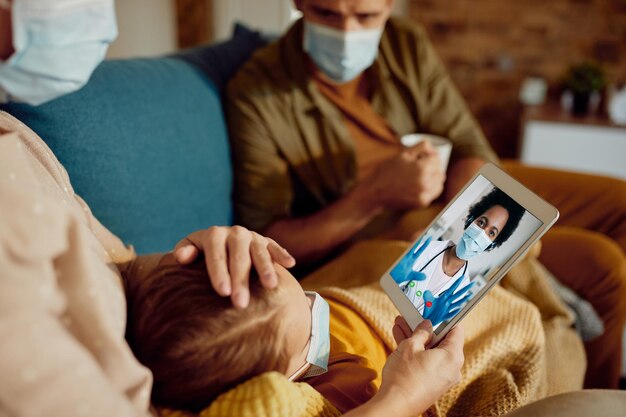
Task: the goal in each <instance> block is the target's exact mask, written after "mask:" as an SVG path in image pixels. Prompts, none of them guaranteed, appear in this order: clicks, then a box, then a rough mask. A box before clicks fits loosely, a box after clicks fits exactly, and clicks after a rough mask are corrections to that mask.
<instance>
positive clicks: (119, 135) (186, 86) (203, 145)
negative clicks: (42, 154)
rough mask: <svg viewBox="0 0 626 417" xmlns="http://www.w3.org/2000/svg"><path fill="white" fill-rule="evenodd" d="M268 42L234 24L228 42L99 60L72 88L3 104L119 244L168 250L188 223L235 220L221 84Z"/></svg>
mask: <svg viewBox="0 0 626 417" xmlns="http://www.w3.org/2000/svg"><path fill="white" fill-rule="evenodd" d="M265 42H266V40H265V39H264V38H263V37H262V36H261V35H260V34H259V33H258V32H253V31H250V30H248V29H246V28H245V27H243V26H239V25H237V26H236V27H235V31H234V35H233V37H232V38H231V39H229V40H228V41H225V42H222V43H218V44H213V45H210V46H207V47H200V48H195V49H189V50H186V51H183V52H181V53H178V54H176V55H172V56H168V57H159V58H153V59H127V60H112V61H105V62H104V63H102V64H101V65H100V66H99V67H98V68H97V70H96V71H95V72H94V74H93V75H92V77H91V79H90V80H89V82H88V84H87V85H86V86H85V87H84V88H82V89H81V90H79V91H77V92H75V93H73V94H69V95H67V96H64V97H61V98H58V99H56V100H53V101H51V102H48V103H46V104H44V105H42V106H39V107H33V106H29V105H26V104H15V103H12V104H9V105H6V106H3V107H0V108H1V109H2V110H5V111H7V112H9V113H11V114H12V115H13V116H15V117H17V118H18V119H20V120H21V121H22V122H23V123H25V124H26V125H28V126H29V127H30V128H32V129H33V130H34V131H35V132H36V133H37V134H39V135H40V136H41V137H42V138H43V139H44V140H45V141H46V143H47V144H48V146H49V147H50V149H51V150H52V151H53V152H54V154H55V155H56V156H57V158H58V159H59V161H60V162H61V163H62V164H63V165H64V166H65V168H66V170H67V171H68V174H69V176H70V178H71V180H72V184H73V186H74V189H75V190H76V192H77V194H79V195H80V196H81V197H82V198H83V199H85V201H86V202H87V203H88V204H89V206H90V207H91V209H92V211H93V213H94V215H95V216H96V217H97V218H98V219H99V220H100V221H101V222H102V223H103V224H104V225H105V226H106V227H108V228H109V229H110V230H111V231H113V233H115V234H116V235H118V236H119V237H120V238H122V240H123V241H124V242H125V243H126V244H130V245H132V246H134V248H135V250H136V251H137V253H139V254H143V253H151V252H164V251H169V250H171V249H172V248H173V247H174V245H175V244H176V242H178V240H180V239H181V238H182V237H184V236H186V235H187V234H189V233H190V232H193V231H195V230H200V229H203V228H206V227H208V226H211V225H229V224H232V221H233V213H232V203H231V192H232V172H231V162H230V154H229V146H228V136H227V131H226V124H225V121H224V114H223V111H222V106H221V101H222V92H223V90H224V88H225V85H226V83H227V81H228V79H229V77H230V76H231V75H232V74H233V73H234V72H235V71H236V70H237V69H238V68H239V66H240V65H241V64H242V63H243V62H245V60H246V59H247V58H248V57H249V56H250V55H251V54H252V52H253V51H254V50H255V49H256V48H258V47H259V46H261V45H263V44H264V43H265Z"/></svg>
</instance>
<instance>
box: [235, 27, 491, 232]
mask: <svg viewBox="0 0 626 417" xmlns="http://www.w3.org/2000/svg"><path fill="white" fill-rule="evenodd" d="M302 28H303V24H302V21H301V20H300V21H297V22H296V23H295V24H294V25H293V26H292V27H291V28H290V29H289V31H288V32H287V33H286V34H285V35H284V36H282V37H281V38H280V39H278V40H277V41H276V42H273V43H271V44H269V45H268V46H266V47H265V48H263V49H261V50H259V51H257V52H256V53H255V54H254V55H253V56H252V58H251V59H250V60H249V61H248V62H247V63H246V64H245V65H244V66H243V67H242V68H241V70H240V71H239V72H238V73H237V74H236V75H235V77H234V78H233V79H232V80H231V82H230V84H229V86H228V94H227V106H226V111H227V119H228V125H229V131H230V138H231V145H232V152H233V164H234V175H235V190H234V201H235V216H236V221H237V223H239V224H242V225H244V226H246V227H249V228H251V229H253V230H257V231H264V230H265V229H266V228H267V227H268V226H269V225H271V224H272V223H274V222H275V221H277V220H280V219H283V218H289V217H300V216H306V215H309V214H312V213H314V212H316V211H318V210H320V209H322V208H323V207H325V206H327V205H329V204H330V203H332V202H333V201H335V200H337V199H338V198H340V197H341V196H343V195H344V194H346V193H347V192H348V191H350V190H351V189H352V188H353V187H354V186H355V184H356V178H357V164H356V155H355V146H354V142H353V140H352V138H351V137H350V136H349V134H348V129H347V127H346V125H345V123H344V118H343V117H344V116H343V114H342V113H341V111H340V110H339V109H338V108H337V107H336V106H335V105H334V104H332V103H331V102H330V101H328V100H327V99H326V98H325V97H324V96H323V95H322V94H321V93H320V92H319V91H318V90H317V87H316V86H315V82H314V81H313V80H312V78H311V77H310V72H309V69H308V65H307V62H308V61H307V60H308V57H307V56H306V54H305V52H304V51H303V49H302ZM368 71H371V74H369V75H370V80H371V83H372V98H371V103H372V106H373V108H374V110H375V111H376V112H378V114H380V115H381V116H382V117H383V118H384V119H385V120H386V121H387V123H388V124H389V126H390V127H391V128H392V129H393V130H394V131H395V132H396V133H397V135H398V136H402V135H405V134H409V133H418V132H419V133H431V134H436V135H440V136H444V137H447V138H449V139H450V140H451V141H452V142H453V150H452V156H451V160H450V164H454V163H455V161H458V160H459V159H462V158H464V157H479V158H482V159H484V160H487V161H497V157H496V155H495V154H494V152H493V151H492V150H491V148H490V147H489V144H488V143H487V141H486V139H485V137H484V135H483V133H482V132H481V129H480V127H479V126H478V124H477V122H476V120H475V119H474V118H473V117H472V115H471V114H470V112H469V110H468V108H467V105H466V104H465V102H464V100H463V98H462V97H461V95H460V94H459V93H458V91H457V90H456V88H455V87H454V85H453V84H452V81H451V80H450V77H449V76H448V74H447V73H446V71H445V69H444V67H443V65H442V63H441V61H440V60H439V59H438V57H437V56H436V54H435V51H434V49H433V47H432V45H431V43H430V42H429V40H428V38H427V36H426V34H425V32H424V30H423V28H421V27H420V26H419V25H416V24H415V23H413V22H409V21H404V20H400V19H395V18H391V19H389V21H388V22H387V25H386V27H385V30H384V33H383V36H382V38H381V42H380V46H379V53H378V57H377V58H376V61H375V63H374V64H373V65H372V67H371V68H370V69H368Z"/></svg>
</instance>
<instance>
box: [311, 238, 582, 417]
mask: <svg viewBox="0 0 626 417" xmlns="http://www.w3.org/2000/svg"><path fill="white" fill-rule="evenodd" d="M406 247H407V243H406V242H394V241H369V242H362V243H359V244H357V245H355V246H354V247H353V248H352V249H350V250H349V251H348V252H346V253H345V254H344V255H343V256H341V257H340V258H338V259H337V260H335V261H333V262H331V263H329V264H328V265H326V266H325V267H323V268H321V269H320V270H318V271H316V272H315V273H314V274H312V275H311V276H309V277H307V278H306V279H305V280H304V281H303V282H302V284H303V286H305V288H307V289H314V290H318V291H319V292H320V293H321V294H322V295H323V296H325V297H329V298H333V299H335V300H337V301H339V302H342V303H344V304H347V305H349V306H351V307H352V308H353V309H355V310H356V311H357V312H358V313H359V314H360V315H361V316H362V317H363V318H364V319H365V320H366V321H367V322H368V323H369V325H370V326H371V327H372V328H373V329H375V331H376V332H377V333H378V334H379V336H380V337H381V339H382V340H383V341H384V343H385V344H387V346H388V347H389V348H391V349H393V348H394V347H395V342H394V341H393V336H392V334H391V329H392V326H393V322H394V319H395V317H396V316H397V315H398V312H397V310H396V308H395V307H394V306H393V304H392V303H391V301H390V300H389V298H388V297H387V296H386V295H385V294H384V292H383V291H382V289H381V288H380V285H379V284H378V279H379V278H380V277H381V276H382V275H383V273H384V272H385V271H386V270H387V269H388V268H389V266H391V264H392V263H393V262H394V261H395V260H396V259H397V258H398V257H399V256H400V255H401V254H402V252H403V251H404V250H405V249H406ZM535 255H536V253H535V254H531V255H529V256H527V257H526V258H524V259H523V260H522V261H521V262H520V263H518V265H516V266H515V267H514V268H513V269H512V270H511V271H510V272H509V273H508V274H507V276H506V278H505V279H504V281H503V282H502V286H496V287H495V288H493V289H492V290H491V291H490V293H489V294H488V295H487V296H486V297H485V298H484V299H483V300H482V301H481V302H480V303H479V304H478V305H477V306H476V307H475V308H474V309H473V310H472V311H471V312H470V313H469V314H468V316H467V317H466V318H465V319H464V320H463V326H464V328H465V333H466V341H465V349H464V353H465V365H464V367H463V370H462V379H461V382H460V383H459V384H458V385H456V386H455V387H453V388H452V389H451V390H450V391H449V392H447V393H446V394H445V395H444V396H443V397H442V398H441V399H440V400H439V401H438V402H437V404H436V405H435V407H433V409H431V412H434V413H436V414H438V415H441V416H459V417H460V416H463V417H467V416H492V415H493V416H496V415H502V414H505V413H507V412H508V411H511V410H513V409H515V408H518V407H520V406H522V405H524V404H527V403H529V402H532V401H534V400H537V399H540V398H543V397H545V396H547V395H552V394H557V393H561V392H566V391H571V390H575V389H580V388H581V387H582V382H583V377H584V372H585V352H584V348H583V345H582V342H581V341H580V338H579V337H578V336H577V335H576V333H575V332H574V330H573V329H572V328H571V326H572V323H573V317H572V315H571V313H570V312H569V310H567V308H566V307H565V306H564V305H563V304H562V303H561V302H560V300H559V299H558V297H556V296H555V295H554V293H553V292H552V290H551V288H550V286H549V284H548V283H547V281H546V280H545V277H544V275H543V270H542V269H541V266H540V265H539V263H538V261H537V260H536V258H535Z"/></svg>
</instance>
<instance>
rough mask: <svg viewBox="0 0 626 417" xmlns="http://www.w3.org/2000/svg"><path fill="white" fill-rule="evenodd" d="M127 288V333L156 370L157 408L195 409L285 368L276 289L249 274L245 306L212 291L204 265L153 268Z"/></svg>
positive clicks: (139, 355) (142, 358)
mask: <svg viewBox="0 0 626 417" xmlns="http://www.w3.org/2000/svg"><path fill="white" fill-rule="evenodd" d="M127 291H128V298H129V303H128V327H127V334H126V337H127V339H128V342H129V344H130V346H131V347H132V349H133V351H134V353H135V355H136V356H137V358H138V359H139V361H140V362H141V363H143V364H144V365H145V366H147V367H148V368H150V370H151V371H152V373H153V375H154V387H153V390H152V401H153V402H154V403H155V404H157V405H162V406H168V407H173V408H178V409H187V410H191V411H199V410H201V409H203V408H205V407H206V406H208V405H209V404H210V403H211V401H212V400H213V399H215V397H216V396H218V395H219V394H221V393H222V392H225V391H227V390H228V389H230V388H232V387H234V386H235V385H237V384H239V383H241V382H243V381H245V380H247V379H249V378H251V377H253V376H256V375H259V374H261V373H263V372H268V371H278V372H283V373H284V372H286V370H287V366H288V363H289V357H288V355H287V354H286V352H285V343H284V340H285V338H284V337H283V331H282V329H281V320H280V316H281V314H280V313H281V311H282V304H279V303H278V301H277V297H276V295H277V294H278V292H279V291H281V289H280V288H276V289H273V290H268V289H265V288H263V287H262V286H261V284H260V283H259V280H258V279H257V278H256V277H255V276H251V277H250V304H249V306H248V307H247V308H246V309H237V308H235V307H233V305H232V302H231V300H230V298H229V297H220V296H219V295H218V294H217V293H216V292H215V291H214V290H213V288H212V286H211V282H210V280H209V276H208V274H207V272H206V268H205V266H204V262H203V261H202V262H197V263H195V264H194V265H191V266H186V267H182V266H165V267H158V268H156V269H155V270H154V271H152V272H151V273H150V275H149V276H148V277H146V279H145V280H143V281H142V282H138V283H136V284H135V285H134V287H131V288H127Z"/></svg>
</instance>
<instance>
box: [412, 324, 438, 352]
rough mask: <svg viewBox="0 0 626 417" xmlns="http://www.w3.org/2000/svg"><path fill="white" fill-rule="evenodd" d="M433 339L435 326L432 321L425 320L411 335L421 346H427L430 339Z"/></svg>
mask: <svg viewBox="0 0 626 417" xmlns="http://www.w3.org/2000/svg"><path fill="white" fill-rule="evenodd" d="M432 337H433V325H432V324H431V322H430V320H423V321H422V322H421V323H420V324H418V325H417V327H416V328H415V331H414V332H413V334H412V335H411V339H412V340H413V341H414V342H416V343H419V345H420V346H422V347H423V346H426V345H427V344H428V342H430V339H432Z"/></svg>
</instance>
